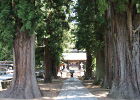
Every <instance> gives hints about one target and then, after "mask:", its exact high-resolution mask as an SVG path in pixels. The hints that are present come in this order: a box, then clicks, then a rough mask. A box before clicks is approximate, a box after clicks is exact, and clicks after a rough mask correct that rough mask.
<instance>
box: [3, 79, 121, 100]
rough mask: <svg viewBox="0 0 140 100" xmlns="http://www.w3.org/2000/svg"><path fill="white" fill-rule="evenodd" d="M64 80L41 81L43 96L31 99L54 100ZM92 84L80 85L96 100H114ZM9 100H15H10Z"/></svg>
mask: <svg viewBox="0 0 140 100" xmlns="http://www.w3.org/2000/svg"><path fill="white" fill-rule="evenodd" d="M65 79H66V78H59V79H53V82H52V83H43V81H39V82H38V84H39V87H40V89H41V91H42V92H43V94H44V96H43V97H42V98H40V99H33V100H55V98H56V97H57V96H58V94H59V92H60V90H61V87H62V86H63V81H64V80H65ZM92 83H93V81H88V80H85V81H82V84H83V85H84V86H85V87H86V88H87V89H88V90H89V91H90V92H91V93H92V94H93V95H95V97H96V98H98V100H116V99H111V98H108V97H107V95H108V93H109V89H101V88H100V87H99V86H94V85H93V84H92ZM4 90H6V89H2V90H0V92H2V91H4ZM0 100H9V99H8V98H7V99H2V98H0ZM10 100H15V99H10ZM16 100H17V99H16ZM118 100H119V99H118Z"/></svg>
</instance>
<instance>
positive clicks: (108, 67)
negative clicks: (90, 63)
mask: <svg viewBox="0 0 140 100" xmlns="http://www.w3.org/2000/svg"><path fill="white" fill-rule="evenodd" d="M106 22H107V27H106V28H105V78H104V86H103V87H104V88H111V86H112V80H113V68H112V67H113V40H112V32H111V8H110V4H108V11H107V12H106Z"/></svg>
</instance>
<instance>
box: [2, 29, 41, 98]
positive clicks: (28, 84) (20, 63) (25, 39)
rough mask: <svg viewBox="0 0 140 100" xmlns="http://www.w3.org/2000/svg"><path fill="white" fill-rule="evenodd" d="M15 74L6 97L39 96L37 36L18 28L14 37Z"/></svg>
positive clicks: (3, 94) (3, 95)
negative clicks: (36, 56)
mask: <svg viewBox="0 0 140 100" xmlns="http://www.w3.org/2000/svg"><path fill="white" fill-rule="evenodd" d="M14 56H15V57H14V58H15V59H14V76H13V80H12V83H11V85H10V87H9V88H8V89H7V90H6V91H4V92H3V93H2V94H1V97H4V98H18V99H22V98H27V99H29V98H39V97H41V92H40V89H39V87H38V84H37V81H36V77H35V36H33V35H31V36H30V35H29V34H28V33H27V32H26V31H24V32H21V30H20V29H17V32H16V35H15V39H14Z"/></svg>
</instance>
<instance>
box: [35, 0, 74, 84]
mask: <svg viewBox="0 0 140 100" xmlns="http://www.w3.org/2000/svg"><path fill="white" fill-rule="evenodd" d="M70 2H71V0H66V1H62V0H57V1H56V0H47V2H46V1H45V0H44V1H43V3H44V4H43V7H42V8H41V9H42V11H41V12H42V18H41V19H40V23H39V25H38V28H37V32H38V33H39V35H38V37H37V38H38V42H39V41H42V40H43V41H42V42H40V43H41V44H43V45H44V66H45V78H44V82H51V81H52V78H53V77H54V78H56V77H57V67H58V65H59V63H60V56H61V54H62V52H63V47H64V45H63V44H64V43H63V42H64V41H65V38H64V35H65V34H66V33H67V31H68V30H69V24H68V20H67V19H66V14H67V13H68V11H69V3H70ZM38 45H40V44H38Z"/></svg>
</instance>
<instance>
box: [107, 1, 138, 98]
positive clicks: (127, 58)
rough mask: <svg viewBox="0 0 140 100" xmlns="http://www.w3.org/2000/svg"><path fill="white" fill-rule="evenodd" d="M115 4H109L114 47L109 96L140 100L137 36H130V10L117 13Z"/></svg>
mask: <svg viewBox="0 0 140 100" xmlns="http://www.w3.org/2000/svg"><path fill="white" fill-rule="evenodd" d="M116 4H117V3H116V2H114V3H112V4H111V6H112V7H111V13H112V33H113V35H114V36H113V45H114V64H113V66H114V77H113V85H112V89H111V91H110V94H109V96H111V97H114V98H125V99H139V98H140V90H139V89H140V87H139V86H140V85H139V84H140V83H139V78H140V74H139V71H140V67H139V40H138V39H139V38H138V37H139V35H138V33H135V34H132V9H130V8H128V9H127V12H126V11H124V12H122V13H117V11H116V10H115V7H116V6H117V5H116Z"/></svg>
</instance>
